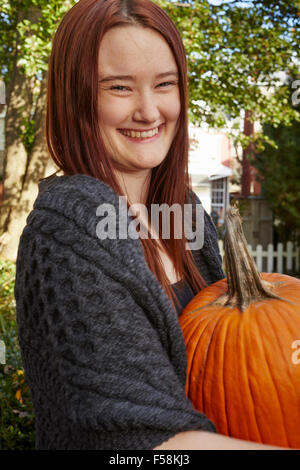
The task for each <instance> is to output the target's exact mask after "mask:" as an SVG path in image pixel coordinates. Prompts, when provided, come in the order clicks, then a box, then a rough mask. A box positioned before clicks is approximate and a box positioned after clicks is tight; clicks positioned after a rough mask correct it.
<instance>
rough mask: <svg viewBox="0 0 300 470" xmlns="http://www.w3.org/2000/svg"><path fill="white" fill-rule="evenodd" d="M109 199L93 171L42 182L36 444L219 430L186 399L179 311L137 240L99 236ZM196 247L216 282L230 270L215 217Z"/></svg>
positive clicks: (33, 286) (33, 225)
mask: <svg viewBox="0 0 300 470" xmlns="http://www.w3.org/2000/svg"><path fill="white" fill-rule="evenodd" d="M105 202H107V203H110V204H113V205H114V206H115V207H116V210H118V196H117V195H116V193H115V192H114V191H113V190H112V189H111V188H110V187H109V186H107V185H106V184H104V183H103V182H101V181H99V180H97V179H95V178H92V177H90V176H84V175H74V176H63V177H55V178H53V179H50V180H46V181H44V182H43V183H42V184H41V185H40V193H39V196H38V198H37V200H36V202H35V205H34V209H33V211H32V212H31V213H30V215H29V217H28V220H27V225H26V227H25V229H24V231H23V234H22V237H21V240H20V245H19V252H18V260H17V276H16V283H15V297H16V303H17V323H18V334H19V343H20V347H21V353H22V360H23V365H24V369H25V374H26V381H27V383H28V385H29V387H30V391H31V396H32V401H33V405H34V410H35V418H36V448H37V449H107V450H112V449H114V450H119V449H120V450H125V449H131V450H133V449H152V448H154V447H155V446H158V445H159V444H161V443H162V442H163V441H165V440H167V439H169V438H170V437H171V436H173V435H175V434H176V433H178V432H181V431H185V430H192V429H199V430H201V429H202V430H208V431H215V427H214V425H213V424H212V423H211V422H210V421H209V420H208V419H207V418H206V417H205V416H204V415H203V414H201V413H199V412H197V411H196V410H195V409H194V408H193V406H192V404H191V403H190V401H189V400H188V399H187V398H186V396H185V389H184V386H185V379H186V351H185V345H184V341H183V337H182V333H181V329H180V325H179V322H178V317H177V316H176V313H175V312H174V310H173V308H172V305H171V302H170V301H169V299H168V297H167V296H166V295H165V293H164V291H163V289H162V287H161V285H160V284H159V283H158V282H157V280H156V278H155V276H154V275H153V274H152V272H151V271H150V270H149V268H148V266H147V264H146V261H145V259H144V255H143V250H142V247H141V244H140V242H139V240H133V239H130V238H128V239H126V240H120V239H117V240H111V239H106V240H100V239H99V238H98V237H97V236H96V225H97V223H98V222H99V217H97V216H96V209H97V207H98V206H99V205H100V204H102V203H105ZM194 255H195V259H196V263H197V266H198V268H199V270H200V272H201V274H202V275H203V277H204V278H205V279H206V281H207V282H208V283H212V282H214V281H217V280H218V279H221V278H222V277H224V273H223V271H222V268H221V258H220V255H219V252H218V246H217V239H216V231H215V227H214V225H213V224H212V222H211V220H210V218H209V217H208V215H207V214H206V215H205V244H204V247H203V248H202V249H201V251H200V252H198V253H194Z"/></svg>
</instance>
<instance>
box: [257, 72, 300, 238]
mask: <svg viewBox="0 0 300 470" xmlns="http://www.w3.org/2000/svg"><path fill="white" fill-rule="evenodd" d="M292 83H295V81H294V80H293V81H291V83H290V84H289V86H287V87H286V88H288V89H289V90H290V92H291V93H292V89H291V85H292ZM299 85H300V81H299ZM297 103H298V104H295V105H294V106H293V108H294V109H295V110H296V111H297V112H298V113H299V114H300V99H299V101H297ZM264 133H265V134H266V135H267V136H269V137H270V138H271V139H272V140H273V141H275V143H276V147H275V148H274V146H271V145H269V144H267V145H266V146H265V149H264V150H263V151H262V152H260V153H258V154H257V155H256V158H255V160H254V161H253V164H254V166H255V167H256V168H257V169H258V178H259V179H260V180H261V184H262V189H263V193H264V195H265V197H266V199H267V200H268V201H269V203H270V206H271V207H272V209H273V213H274V216H275V218H276V222H277V223H276V231H277V235H278V238H279V239H280V240H281V241H283V242H286V241H288V240H291V239H292V238H293V239H294V240H297V238H298V241H299V234H300V210H299V208H300V151H299V149H300V126H299V122H298V121H296V120H295V121H293V122H292V123H291V125H290V126H285V125H283V124H279V125H278V126H271V125H269V124H268V125H265V126H264Z"/></svg>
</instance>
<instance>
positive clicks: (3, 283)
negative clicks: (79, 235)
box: [0, 260, 35, 450]
mask: <svg viewBox="0 0 300 470" xmlns="http://www.w3.org/2000/svg"><path fill="white" fill-rule="evenodd" d="M15 270H16V267H15V264H14V263H11V262H7V261H1V260H0V340H2V341H3V342H4V344H5V349H6V354H5V364H0V449H1V450H31V449H34V439H35V437H34V414H33V407H32V403H31V398H30V393H29V389H28V387H27V385H26V382H25V378H24V370H23V366H22V361H21V353H20V348H19V344H18V339H17V325H16V308H15V299H14V293H13V290H14V280H15Z"/></svg>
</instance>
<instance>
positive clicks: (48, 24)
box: [0, 0, 300, 259]
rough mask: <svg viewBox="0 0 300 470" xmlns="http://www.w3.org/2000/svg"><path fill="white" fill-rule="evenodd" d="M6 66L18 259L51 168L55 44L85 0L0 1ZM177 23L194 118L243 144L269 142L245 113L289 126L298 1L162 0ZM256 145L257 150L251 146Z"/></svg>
mask: <svg viewBox="0 0 300 470" xmlns="http://www.w3.org/2000/svg"><path fill="white" fill-rule="evenodd" d="M0 1H1V14H0V28H1V37H3V41H2V45H1V46H0V70H1V75H2V76H3V77H4V80H5V82H6V85H7V117H6V143H7V146H6V158H5V169H4V175H3V176H4V178H3V179H4V195H3V205H2V210H1V217H0V233H1V232H2V235H1V237H0V255H1V256H2V257H4V258H10V259H15V257H16V252H17V246H18V239H19V236H20V233H21V231H22V229H23V226H24V225H25V220H26V217H27V214H28V212H29V210H30V209H31V207H32V203H33V200H34V198H35V195H36V193H37V183H38V180H39V179H40V178H42V177H43V176H44V173H45V167H46V165H47V163H48V162H49V159H48V154H47V150H46V146H45V141H44V138H43V126H42V122H43V116H44V113H45V88H46V87H45V83H46V82H45V81H46V74H47V64H48V57H49V53H50V50H51V39H52V37H53V34H54V32H55V29H56V27H57V24H58V22H59V20H60V19H61V18H62V16H63V14H64V13H65V11H66V10H68V9H69V8H70V7H71V6H72V5H73V4H74V3H75V1H76V0H50V1H46V0H25V1H22V2H20V1H19V0H11V1H8V0H0ZM155 1H156V2H157V3H158V4H160V5H161V6H162V7H163V8H164V9H165V10H166V11H167V13H168V14H169V15H170V16H171V18H172V19H173V20H174V22H175V23H176V25H177V27H178V29H179V30H180V31H181V34H182V37H183V41H184V43H185V47H186V51H187V57H188V63H189V81H190V107H189V111H190V119H191V121H192V122H194V123H196V124H200V123H201V122H204V121H206V122H207V123H208V124H209V125H211V126H212V127H221V128H223V127H224V126H225V125H226V122H227V120H228V118H230V119H231V122H232V128H231V129H229V130H228V135H229V136H230V137H233V138H234V142H235V144H236V145H237V144H238V143H241V144H242V145H243V147H244V148H247V146H250V147H251V145H250V144H251V141H252V140H255V145H256V148H257V149H259V148H260V147H259V146H258V144H259V142H264V141H269V140H270V139H269V138H268V136H266V135H264V134H263V133H259V134H258V135H257V136H255V139H254V136H252V135H250V136H246V135H245V134H244V132H243V129H240V115H241V111H243V112H244V113H245V112H247V113H248V114H247V116H249V119H251V120H252V121H258V122H260V123H264V122H266V123H270V124H277V123H278V124H279V123H283V124H285V125H287V124H288V123H289V122H291V121H292V120H293V119H298V118H299V116H298V114H295V110H293V109H291V107H290V106H289V99H290V97H289V96H288V92H287V91H285V93H283V94H282V95H281V98H280V99H278V97H277V95H276V94H275V95H271V96H266V95H265V94H264V92H263V89H262V87H261V86H260V85H261V84H262V83H263V84H264V89H270V88H271V87H275V88H276V87H278V86H279V85H278V80H277V79H276V76H274V73H275V72H278V71H282V70H284V71H286V72H287V73H292V72H293V74H294V73H295V69H296V62H295V56H296V54H297V53H298V48H299V36H300V28H299V20H300V17H299V14H298V13H299V10H298V7H297V3H298V2H297V0H280V1H277V2H274V1H268V0H258V1H255V2H252V1H250V0H244V1H243V2H241V1H235V0H233V1H221V0H220V1H219V0H210V1H208V0H201V1H200V0H197V1H196V0H195V1H192V0H182V1H181V2H174V1H167V0H155ZM250 147H249V148H250Z"/></svg>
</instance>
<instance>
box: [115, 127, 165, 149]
mask: <svg viewBox="0 0 300 470" xmlns="http://www.w3.org/2000/svg"><path fill="white" fill-rule="evenodd" d="M162 129H163V124H161V125H160V126H157V127H154V128H152V129H118V131H119V132H120V133H121V134H122V135H123V136H124V137H126V138H127V139H128V140H130V141H131V142H134V143H135V144H144V143H149V142H154V141H155V140H157V139H159V138H160V135H161V132H162Z"/></svg>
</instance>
